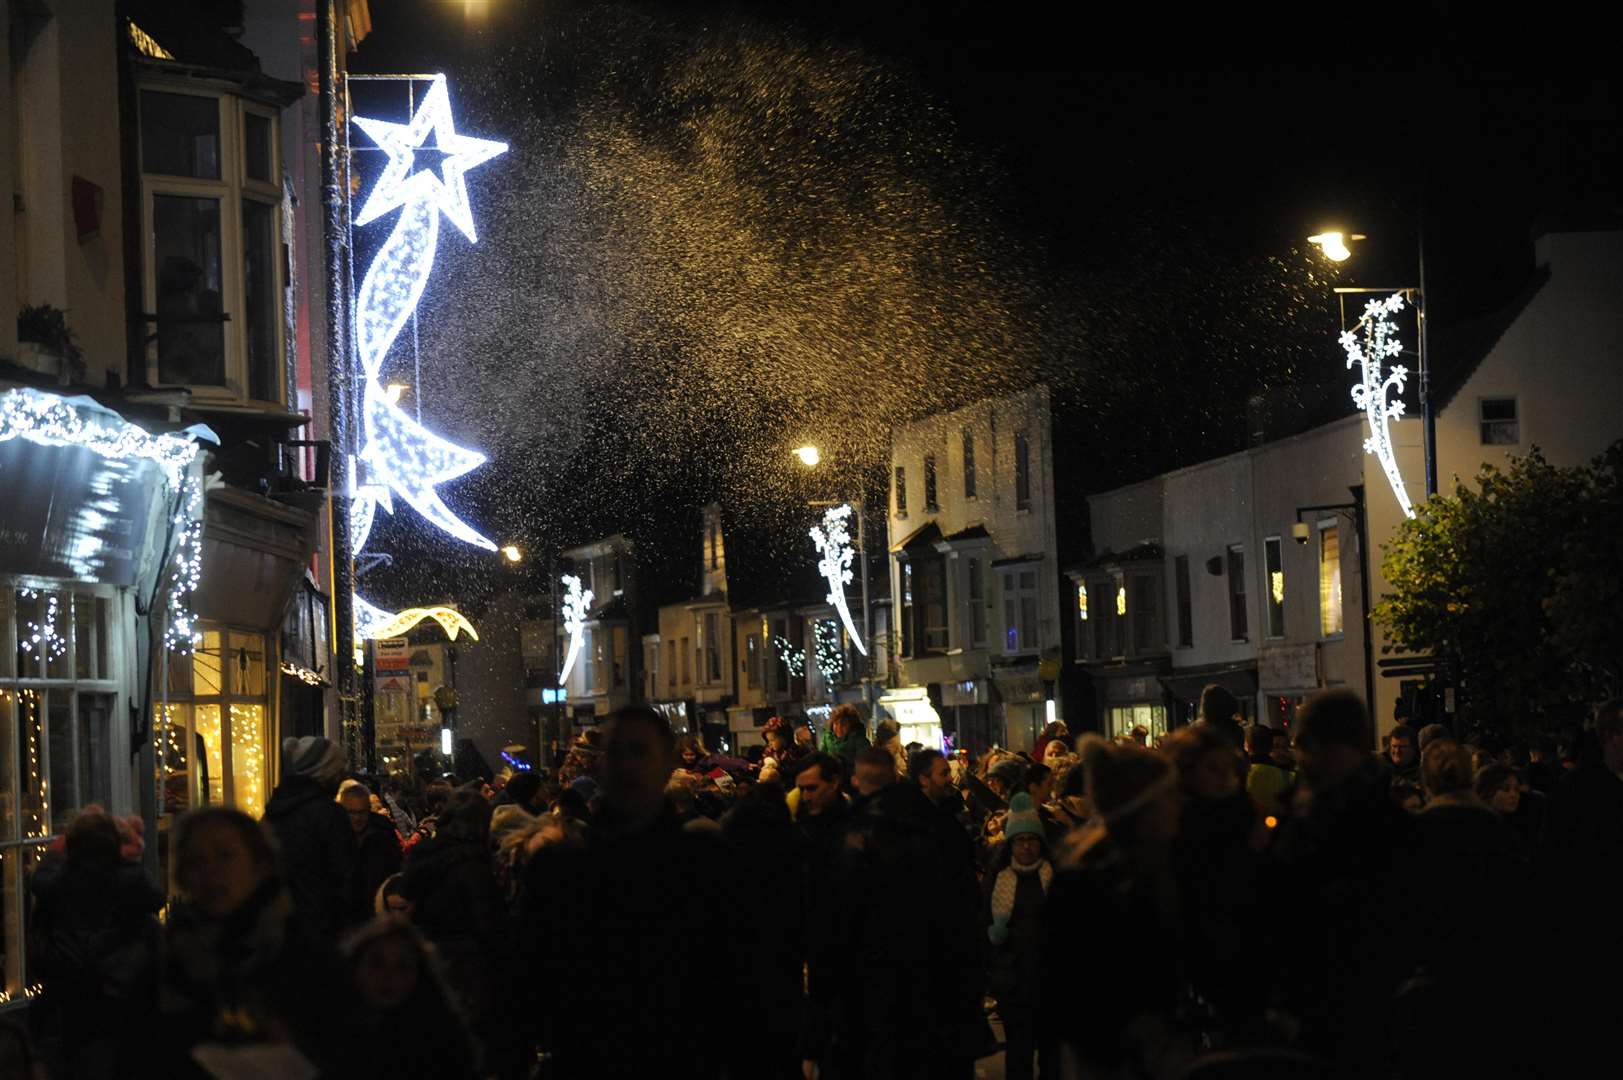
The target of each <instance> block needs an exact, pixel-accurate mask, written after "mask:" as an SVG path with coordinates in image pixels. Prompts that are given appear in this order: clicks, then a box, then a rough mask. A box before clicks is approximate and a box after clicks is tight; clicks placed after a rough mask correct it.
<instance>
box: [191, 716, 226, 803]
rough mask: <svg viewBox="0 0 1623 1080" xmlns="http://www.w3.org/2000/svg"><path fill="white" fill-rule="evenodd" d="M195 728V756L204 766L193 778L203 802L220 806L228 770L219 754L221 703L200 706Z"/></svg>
mask: <svg viewBox="0 0 1623 1080" xmlns="http://www.w3.org/2000/svg"><path fill="white" fill-rule="evenodd" d="M194 722H195V724H196V728H195V730H194V731H193V734H192V759H193V760H194V761H196V762H198V763H199V764H200V765H201V767H202V775H201V776H199V777H198V778H197V779H195V780H194V781H193V786H194V787H195V788H196V789H198V790H199V791H200V792H201V795H202V797H201V799H200V802H205V803H208V804H209V805H210V806H219V805H221V804H222V803H223V802H224V801H225V779H224V777H225V774H224V772H223V771H222V769H221V764H222V762H221V758H220V752H221V751H220V707H219V706H218V705H199V706H197V711H196V717H195V721H194Z"/></svg>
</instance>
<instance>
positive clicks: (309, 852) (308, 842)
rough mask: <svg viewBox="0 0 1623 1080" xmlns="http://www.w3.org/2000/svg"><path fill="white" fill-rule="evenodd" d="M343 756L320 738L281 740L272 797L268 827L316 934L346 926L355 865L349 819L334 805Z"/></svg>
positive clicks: (292, 888) (291, 886)
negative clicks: (347, 893)
mask: <svg viewBox="0 0 1623 1080" xmlns="http://www.w3.org/2000/svg"><path fill="white" fill-rule="evenodd" d="M343 772H344V752H343V751H342V750H341V749H339V748H338V746H337V745H336V744H334V743H333V742H332V741H330V740H328V739H324V738H322V737H321V736H319V735H306V736H304V737H303V738H297V739H291V738H290V739H283V740H282V782H281V783H280V784H277V785H276V790H275V791H273V792H271V797H270V803H269V804H268V805H267V806H266V807H265V824H266V825H268V826H269V827H270V830H271V832H272V833H273V834H274V835H275V837H276V842H277V846H278V847H280V849H281V852H282V861H283V863H284V865H285V867H286V870H287V887H288V891H289V892H290V893H292V895H293V904H294V906H295V907H296V908H298V910H299V912H300V914H301V915H303V916H304V918H305V919H307V920H308V923H309V926H310V927H311V928H312V929H313V930H314V931H315V932H316V933H318V934H321V935H323V936H325V937H328V938H335V937H336V936H337V934H338V931H339V929H340V928H341V927H342V926H343V924H344V914H345V913H344V900H345V889H346V887H347V886H348V884H349V881H350V875H351V873H352V870H353V866H354V862H355V854H354V850H355V845H354V841H353V839H352V834H351V832H350V827H349V816H348V815H347V814H345V813H344V808H343V807H342V806H340V805H339V804H338V803H337V802H335V801H333V796H334V795H335V794H336V793H337V791H338V781H339V780H340V778H341V777H342V776H343Z"/></svg>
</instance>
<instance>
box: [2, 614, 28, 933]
mask: <svg viewBox="0 0 1623 1080" xmlns="http://www.w3.org/2000/svg"><path fill="white" fill-rule="evenodd" d="M0 625H3V624H0ZM28 692H29V691H26V690H12V689H8V688H6V687H0V842H5V841H8V840H15V839H17V805H16V802H15V801H14V800H13V799H12V797H11V791H10V787H11V778H12V777H14V776H16V775H17V762H18V761H19V760H21V758H20V757H19V755H18V753H17V746H18V732H17V713H18V709H19V705H20V698H21V696H22V695H23V694H25V693H28ZM10 906H11V905H10V904H7V905H6V907H8V908H9V907H10Z"/></svg>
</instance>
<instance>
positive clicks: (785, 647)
mask: <svg viewBox="0 0 1623 1080" xmlns="http://www.w3.org/2000/svg"><path fill="white" fill-rule="evenodd" d="M772 645H773V647H775V648H776V649H777V650H778V659H779V660H781V661H783V663H784V665H785V666H786V667H788V669H789V675H790V677H791V678H795V679H798V678H800V677H801V676H802V675H804V674H806V650H805V649H797V648H795V646H794V645H793V644H792V643H791V642H790V641H789V639H788V638H786V637H783V636H781V635H776V634H775V635H773V637H772Z"/></svg>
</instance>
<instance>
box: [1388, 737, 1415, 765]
mask: <svg viewBox="0 0 1623 1080" xmlns="http://www.w3.org/2000/svg"><path fill="white" fill-rule="evenodd" d="M1387 752H1388V753H1390V754H1391V755H1392V764H1394V765H1411V764H1413V763H1414V740H1413V739H1411V738H1409V737H1408V736H1405V735H1394V736H1392V743H1391V745H1390V746H1389V747H1388V751H1387Z"/></svg>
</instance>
